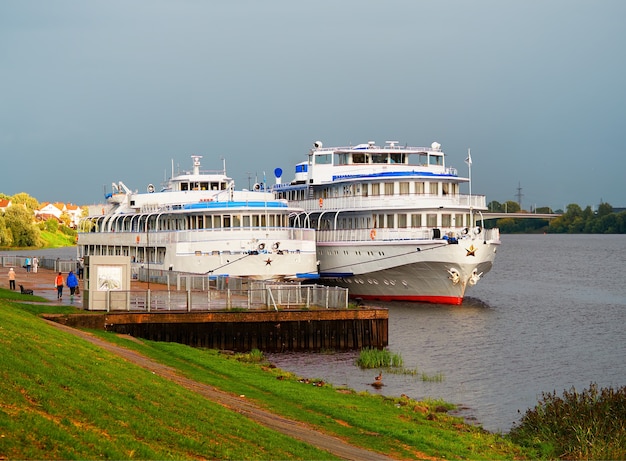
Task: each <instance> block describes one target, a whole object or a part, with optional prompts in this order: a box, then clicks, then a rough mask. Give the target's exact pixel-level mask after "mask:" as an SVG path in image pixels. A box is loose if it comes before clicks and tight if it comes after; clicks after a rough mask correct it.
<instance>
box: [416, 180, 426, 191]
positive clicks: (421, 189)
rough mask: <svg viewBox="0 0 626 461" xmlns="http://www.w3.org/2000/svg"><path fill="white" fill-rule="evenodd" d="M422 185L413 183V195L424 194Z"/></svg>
mask: <svg viewBox="0 0 626 461" xmlns="http://www.w3.org/2000/svg"><path fill="white" fill-rule="evenodd" d="M424 190H425V189H424V183H423V182H421V181H420V182H416V183H415V193H416V194H423V193H424Z"/></svg>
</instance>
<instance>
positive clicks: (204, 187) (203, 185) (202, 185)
mask: <svg viewBox="0 0 626 461" xmlns="http://www.w3.org/2000/svg"><path fill="white" fill-rule="evenodd" d="M208 189H209V183H208V182H201V183H200V190H208Z"/></svg>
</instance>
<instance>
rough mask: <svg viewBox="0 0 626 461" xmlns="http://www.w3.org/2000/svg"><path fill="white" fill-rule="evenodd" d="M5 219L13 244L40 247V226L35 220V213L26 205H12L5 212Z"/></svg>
mask: <svg viewBox="0 0 626 461" xmlns="http://www.w3.org/2000/svg"><path fill="white" fill-rule="evenodd" d="M4 221H5V225H6V227H7V230H8V231H9V232H10V233H11V237H12V240H13V246H18V247H38V246H41V245H42V243H41V238H40V234H39V228H38V227H37V226H36V225H35V223H34V222H33V213H32V211H31V210H28V209H27V208H26V207H25V206H19V205H18V206H16V205H13V206H10V207H9V208H7V210H6V211H5V212H4Z"/></svg>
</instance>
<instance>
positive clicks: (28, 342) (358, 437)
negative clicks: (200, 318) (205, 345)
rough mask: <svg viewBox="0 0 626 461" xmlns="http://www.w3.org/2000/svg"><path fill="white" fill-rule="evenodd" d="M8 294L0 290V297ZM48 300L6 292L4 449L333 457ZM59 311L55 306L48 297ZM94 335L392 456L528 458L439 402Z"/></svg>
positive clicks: (246, 359)
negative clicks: (81, 328)
mask: <svg viewBox="0 0 626 461" xmlns="http://www.w3.org/2000/svg"><path fill="white" fill-rule="evenodd" d="M6 292H7V290H0V298H2V297H3V295H4V294H5V293H6ZM41 309H42V308H41V307H40V306H26V305H23V304H19V303H18V302H16V301H9V300H2V299H0V325H1V328H0V367H1V370H2V371H1V372H2V380H1V382H0V432H1V433H0V458H8V459H16V458H20V459H35V458H37V459H52V458H54V459H79V458H80V459H93V458H108V459H112V458H115V459H198V458H210V459H332V456H331V455H330V454H329V453H326V452H323V451H321V450H318V449H316V448H315V447H312V446H309V445H307V444H305V443H303V442H301V441H298V440H295V439H292V438H290V437H287V436H285V435H283V434H280V433H277V432H275V431H273V430H270V429H267V428H265V427H263V426H260V425H258V424H256V423H254V422H252V421H251V420H249V419H247V418H245V417H243V416H242V415H240V414H239V413H237V412H234V411H231V410H228V409H226V408H224V407H222V406H221V405H217V404H215V403H213V402H211V401H209V400H207V399H205V398H202V397H200V396H199V395H197V394H196V393H194V392H191V391H188V390H186V389H184V388H182V387H180V386H178V385H176V384H174V383H172V382H170V381H168V380H165V379H163V378H160V377H159V376H155V375H154V374H152V373H151V372H149V371H146V370H145V369H143V368H140V367H137V366H134V365H132V364H130V363H129V362H127V361H125V360H123V359H121V358H119V357H117V356H115V355H113V354H111V353H108V352H106V351H104V350H102V349H100V348H97V347H96V346H93V345H92V344H90V343H87V342H85V341H84V340H81V339H79V338H76V337H75V336H73V335H71V334H68V333H65V332H62V331H59V330H57V329H56V328H54V327H52V326H50V325H48V324H47V323H46V322H44V321H43V320H41V319H40V318H39V317H37V316H36V315H35V314H37V313H38V311H39V310H41ZM51 309H57V310H58V309H59V306H50V307H47V306H45V310H47V311H50V310H51ZM64 309H71V308H64ZM97 334H98V335H99V336H101V337H103V338H105V339H107V340H108V341H112V342H116V343H119V344H121V345H123V346H124V347H127V348H131V349H136V350H138V351H140V352H141V353H143V354H144V355H146V356H149V357H151V358H153V359H155V360H157V361H159V362H161V363H164V364H167V365H169V366H171V367H173V368H176V369H177V370H179V371H180V373H181V374H183V375H185V376H187V377H189V378H192V379H194V380H196V381H199V382H202V383H207V384H210V385H211V386H214V387H216V388H219V389H223V390H225V391H228V392H230V393H232V394H235V395H245V398H246V399H247V400H251V401H254V402H256V403H257V404H258V405H260V406H262V407H264V408H267V409H270V410H271V411H273V412H275V413H278V414H281V415H284V416H286V417H289V418H292V419H294V420H300V421H304V422H306V423H307V424H309V425H311V426H314V427H316V428H318V429H320V430H321V431H323V432H326V433H330V434H334V435H336V436H337V437H339V438H341V439H343V440H346V441H348V442H349V443H351V444H353V445H356V446H361V447H364V448H368V449H371V450H374V451H378V452H381V453H386V454H389V455H390V456H393V457H397V458H404V459H423V458H424V457H425V455H426V457H435V458H446V459H513V458H518V459H519V458H522V457H523V453H522V452H521V449H519V448H518V447H516V446H515V445H513V444H512V443H510V442H509V441H508V440H506V439H505V438H503V437H501V436H499V435H497V434H491V433H488V432H486V431H483V430H482V429H480V428H477V427H474V426H469V425H466V424H464V423H463V422H462V421H461V420H460V419H458V418H455V417H451V416H449V415H448V414H446V413H445V411H444V410H445V408H448V406H446V404H445V403H443V402H416V401H412V400H409V399H407V398H395V399H392V398H384V397H380V396H374V395H370V394H367V393H355V392H353V391H351V390H349V389H339V388H334V387H332V386H329V385H325V384H322V383H321V381H320V380H319V379H308V380H305V379H300V378H299V377H297V376H294V375H292V374H289V373H287V372H284V371H282V370H279V369H276V368H274V367H272V366H271V365H269V364H267V363H263V361H262V357H260V356H259V355H258V354H257V355H251V356H250V355H226V354H220V353H219V352H218V351H215V350H200V349H194V348H190V347H187V346H183V345H180V344H175V343H156V342H149V341H136V340H132V339H130V338H124V337H118V336H116V335H112V334H109V333H105V332H98V333H97ZM258 360H261V361H260V362H258Z"/></svg>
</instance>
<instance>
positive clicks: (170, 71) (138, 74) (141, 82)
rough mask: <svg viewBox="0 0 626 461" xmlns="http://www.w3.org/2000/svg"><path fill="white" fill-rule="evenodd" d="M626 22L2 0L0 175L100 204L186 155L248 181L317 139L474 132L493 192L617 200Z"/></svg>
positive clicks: (501, 13)
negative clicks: (120, 187)
mask: <svg viewBox="0 0 626 461" xmlns="http://www.w3.org/2000/svg"><path fill="white" fill-rule="evenodd" d="M625 21H626V1H624V0H588V1H582V0H524V1H501V0H492V1H483V0H476V1H467V0H445V1H440V0H437V1H435V0H432V1H423V0H406V1H403V0H385V1H368V0H358V1H357V0H341V1H336V0H333V1H329V0H316V1H309V2H307V1H304V2H301V1H292V0H267V1H263V2H260V1H251V0H248V1H238V0H231V1H217V0H212V1H209V0H176V1H174V0H171V1H163V0H133V1H128V0H106V1H104V0H91V1H83V0H54V1H52V0H2V1H0V84H1V88H2V90H1V91H0V152H1V153H2V157H1V159H0V160H1V163H0V192H3V193H5V194H9V195H13V194H15V193H18V192H27V193H29V194H30V195H32V196H34V197H36V198H37V199H38V200H39V201H57V200H58V201H66V202H69V201H71V202H73V203H77V204H93V203H99V202H101V201H102V200H103V188H104V187H105V186H106V188H107V190H110V184H111V182H117V181H120V180H121V181H123V182H124V183H126V185H127V186H129V187H130V188H131V189H139V190H142V191H143V190H145V188H146V185H147V184H149V183H153V184H155V185H158V184H160V183H161V182H162V181H163V180H164V179H165V176H166V175H169V173H170V171H171V165H172V160H173V161H174V164H175V165H180V167H181V168H189V167H190V166H191V160H190V155H192V154H199V155H203V156H204V158H203V160H202V164H203V168H207V169H217V168H220V167H221V165H222V161H221V160H220V159H221V158H225V159H226V167H227V170H228V173H229V175H230V176H232V177H233V178H234V179H235V180H236V183H237V186H238V187H239V188H243V187H248V182H249V181H248V176H250V175H251V176H253V177H254V176H255V175H257V176H258V177H259V178H262V177H263V172H266V175H267V178H268V182H269V180H270V179H271V178H272V177H273V176H272V172H273V171H274V169H275V168H276V167H281V168H282V169H283V171H284V172H285V173H284V176H283V179H284V180H290V179H291V178H292V177H293V173H292V172H293V167H294V165H295V164H296V163H297V162H300V161H303V160H305V159H306V154H307V152H308V150H309V148H310V147H311V145H312V143H313V142H314V141H315V140H321V141H322V142H323V143H324V145H325V146H331V145H342V146H343V145H349V144H351V143H352V144H357V143H362V142H367V141H370V140H373V141H376V142H378V143H384V142H385V141H386V140H396V141H399V142H400V143H402V144H404V143H408V144H409V145H413V146H424V145H426V146H428V145H430V144H431V143H432V142H433V141H437V142H439V143H441V145H442V149H443V150H444V151H445V152H446V154H447V162H448V165H450V166H455V167H457V168H458V169H459V172H461V173H463V174H467V166H466V165H465V163H464V159H465V158H466V156H467V149H468V148H471V152H472V160H473V164H472V179H473V181H472V193H477V194H485V195H487V201H488V202H489V201H491V200H497V201H499V202H505V201H507V200H517V196H516V194H517V192H518V191H517V188H518V185H521V188H522V191H521V192H522V194H523V197H522V206H523V207H524V208H526V209H528V208H530V207H532V206H550V207H553V208H555V209H556V208H563V207H565V206H566V205H567V204H570V203H577V204H579V205H581V206H583V207H585V206H587V205H591V206H593V207H595V206H596V205H597V204H599V203H600V202H601V201H604V202H608V203H610V204H611V205H613V206H614V207H624V206H626V193H625V192H624V190H625V189H624V176H625V172H626V129H625V126H624V125H625V124H626V116H625V115H626V58H625V54H624V47H625V46H626V26H625ZM253 181H254V179H253ZM465 192H467V191H465Z"/></svg>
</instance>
